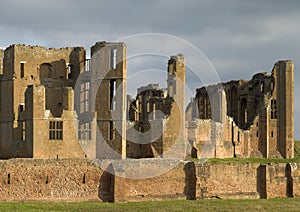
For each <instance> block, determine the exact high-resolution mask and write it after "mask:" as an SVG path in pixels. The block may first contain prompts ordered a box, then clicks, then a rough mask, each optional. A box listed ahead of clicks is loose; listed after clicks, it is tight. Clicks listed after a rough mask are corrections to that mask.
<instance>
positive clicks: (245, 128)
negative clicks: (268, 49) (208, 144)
mask: <svg viewBox="0 0 300 212" xmlns="http://www.w3.org/2000/svg"><path fill="white" fill-rule="evenodd" d="M220 87H222V88H223V89H224V92H225V93H226V97H225V98H226V101H224V102H220V101H216V98H215V97H216V95H217V93H218V90H219V88H220ZM217 99H218V98H217ZM219 99H220V98H219ZM195 101H196V102H197V109H198V111H199V112H198V114H197V115H196V117H194V119H195V118H196V119H197V118H199V119H203V120H206V119H211V120H213V121H217V122H222V121H220V119H219V113H218V108H225V109H226V114H227V118H226V119H232V121H231V122H232V123H231V125H227V124H225V125H224V128H225V131H224V133H225V136H224V138H223V142H227V141H229V142H231V143H232V144H233V145H234V151H235V152H234V155H236V156H239V157H256V158H257V157H264V158H282V157H283V158H291V157H293V136H294V117H293V111H294V65H293V62H292V61H278V62H277V63H275V65H274V68H273V70H272V72H271V74H269V73H258V74H255V75H254V76H253V77H252V79H251V80H249V81H244V80H238V81H230V82H226V83H221V84H217V85H210V86H206V87H202V88H199V89H197V93H196V98H195ZM216 108H217V110H216ZM223 123H224V121H223ZM236 127H237V128H236ZM211 136H212V137H211V138H210V140H213V136H215V135H214V134H211ZM196 143H197V142H196ZM220 150H221V149H220ZM224 151H226V150H225V149H224Z"/></svg>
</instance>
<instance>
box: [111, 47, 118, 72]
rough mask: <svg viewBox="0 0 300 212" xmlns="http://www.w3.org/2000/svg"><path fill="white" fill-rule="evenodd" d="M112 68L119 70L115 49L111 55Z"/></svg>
mask: <svg viewBox="0 0 300 212" xmlns="http://www.w3.org/2000/svg"><path fill="white" fill-rule="evenodd" d="M111 68H112V69H116V68H117V49H116V48H114V49H113V50H112V53H111Z"/></svg>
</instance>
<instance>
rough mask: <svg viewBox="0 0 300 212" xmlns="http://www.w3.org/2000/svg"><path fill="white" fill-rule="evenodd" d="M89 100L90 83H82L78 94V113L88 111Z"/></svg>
mask: <svg viewBox="0 0 300 212" xmlns="http://www.w3.org/2000/svg"><path fill="white" fill-rule="evenodd" d="M89 99H90V82H84V83H82V84H81V92H80V112H81V113H84V112H88V111H89Z"/></svg>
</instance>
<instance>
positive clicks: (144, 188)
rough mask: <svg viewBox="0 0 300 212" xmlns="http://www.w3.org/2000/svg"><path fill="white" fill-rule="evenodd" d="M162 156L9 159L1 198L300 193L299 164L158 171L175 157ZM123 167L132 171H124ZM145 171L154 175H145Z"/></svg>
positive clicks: (2, 167)
mask: <svg viewBox="0 0 300 212" xmlns="http://www.w3.org/2000/svg"><path fill="white" fill-rule="evenodd" d="M157 160H159V159H150V161H144V160H133V161H132V160H130V161H129V162H128V161H127V162H126V161H119V162H118V161H103V164H102V165H103V166H101V167H105V166H104V163H105V164H107V165H108V167H107V169H105V170H102V169H100V168H99V167H98V166H97V165H94V164H92V163H91V162H89V161H88V160H86V159H10V160H3V161H0V194H1V195H0V200H1V201H8V200H9V201H11V200H15V201H20V200H23V201H24V200H67V201H70V200H77V201H87V200H98V201H115V202H122V201H149V200H166V199H203V198H222V199H223V198H225V199H226V198H275V197H298V196H299V189H298V188H299V178H300V172H299V169H298V167H299V164H284V163H282V164H259V163H245V164H241V163H193V162H179V163H178V164H177V166H175V167H174V168H172V169H170V170H166V172H165V173H162V174H161V175H157V176H156V174H155V172H154V171H155V170H156V171H157V169H159V170H160V166H161V165H163V164H165V165H166V164H168V162H170V163H172V161H167V160H165V159H160V160H163V161H157ZM173 162H174V161H173ZM100 163H101V162H100ZM122 164H123V165H124V164H126V165H125V166H123V165H122ZM145 164H147V166H144V165H145ZM165 165H164V166H163V167H161V168H163V169H164V168H166V167H165ZM170 165H172V164H170ZM173 165H174V164H173ZM137 168H140V169H138V170H137ZM122 171H123V172H125V171H126V172H127V173H129V174H130V176H131V177H121V176H123V175H122ZM115 172H118V175H117V176H114V175H113V173H115ZM140 173H149V176H150V177H149V178H143V179H139V174H140Z"/></svg>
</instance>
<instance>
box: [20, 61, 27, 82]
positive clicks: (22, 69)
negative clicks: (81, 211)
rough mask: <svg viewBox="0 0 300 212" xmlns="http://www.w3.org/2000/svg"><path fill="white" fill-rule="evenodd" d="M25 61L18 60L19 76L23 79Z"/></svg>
mask: <svg viewBox="0 0 300 212" xmlns="http://www.w3.org/2000/svg"><path fill="white" fill-rule="evenodd" d="M25 63H26V62H24V61H21V62H20V77H21V79H23V78H24V76H25Z"/></svg>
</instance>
